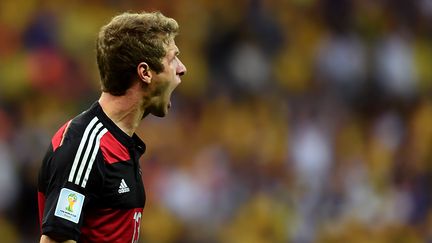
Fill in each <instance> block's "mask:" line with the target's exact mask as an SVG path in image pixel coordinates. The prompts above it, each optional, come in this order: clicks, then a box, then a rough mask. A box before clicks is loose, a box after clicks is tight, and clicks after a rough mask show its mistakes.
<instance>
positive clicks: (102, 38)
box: [96, 12, 179, 96]
mask: <svg viewBox="0 0 432 243" xmlns="http://www.w3.org/2000/svg"><path fill="white" fill-rule="evenodd" d="M178 28H179V26H178V24H177V22H176V21H175V20H174V19H172V18H168V17H166V16H164V15H163V14H162V13H160V12H152V13H146V12H143V13H122V14H120V15H117V16H115V17H114V18H113V19H112V20H111V21H110V22H109V23H108V24H107V25H105V26H103V27H102V28H101V30H100V32H99V35H98V37H97V41H96V57H97V64H98V68H99V73H100V78H101V87H102V91H103V92H108V93H110V94H112V95H116V96H121V95H124V94H125V93H126V90H128V89H129V88H130V87H131V86H132V84H133V82H134V81H135V80H136V78H137V71H136V70H137V66H138V64H139V63H141V62H145V63H147V64H148V65H149V67H150V69H151V70H153V71H155V72H156V73H160V72H162V71H163V65H162V59H163V57H164V56H165V55H166V50H165V49H166V46H167V45H168V44H169V42H170V41H171V40H172V39H173V38H174V37H175V36H176V35H177V33H178Z"/></svg>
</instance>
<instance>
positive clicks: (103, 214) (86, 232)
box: [79, 208, 143, 243]
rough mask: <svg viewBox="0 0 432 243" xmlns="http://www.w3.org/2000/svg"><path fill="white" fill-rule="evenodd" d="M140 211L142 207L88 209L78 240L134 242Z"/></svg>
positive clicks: (137, 230) (117, 242)
mask: <svg viewBox="0 0 432 243" xmlns="http://www.w3.org/2000/svg"><path fill="white" fill-rule="evenodd" d="M142 211H143V209H142V208H133V209H113V208H104V209H91V210H88V211H87V212H86V215H85V217H84V223H83V225H82V227H81V238H80V240H79V242H83V243H86V242H110V243H111V242H112V243H123V242H134V243H136V242H138V237H139V227H140V223H141V214H142Z"/></svg>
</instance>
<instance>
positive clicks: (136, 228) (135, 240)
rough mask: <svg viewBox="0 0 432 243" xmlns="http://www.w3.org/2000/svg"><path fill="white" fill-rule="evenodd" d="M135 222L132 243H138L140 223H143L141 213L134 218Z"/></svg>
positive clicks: (136, 213)
mask: <svg viewBox="0 0 432 243" xmlns="http://www.w3.org/2000/svg"><path fill="white" fill-rule="evenodd" d="M133 220H134V234H133V237H132V243H138V238H139V232H140V223H141V212H135V213H134V216H133Z"/></svg>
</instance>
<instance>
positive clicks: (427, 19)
mask: <svg viewBox="0 0 432 243" xmlns="http://www.w3.org/2000/svg"><path fill="white" fill-rule="evenodd" d="M125 10H131V11H142V10H146V11H153V10H160V11H162V12H163V13H164V14H165V15H167V16H171V17H174V18H175V19H176V20H177V21H178V22H179V24H180V26H181V31H180V35H179V36H178V38H177V45H178V46H179V48H180V50H181V56H180V58H181V59H182V61H183V62H184V64H185V65H186V66H187V68H188V73H187V75H186V76H184V78H183V82H182V84H181V85H180V86H179V87H178V89H177V90H176V92H175V94H174V96H173V108H172V109H171V110H170V114H169V115H168V116H167V117H166V118H163V119H160V118H155V117H149V118H146V119H145V120H144V121H143V123H142V126H141V127H140V128H139V130H138V132H137V133H138V134H139V135H140V137H141V138H142V139H143V140H144V141H145V142H146V144H147V152H146V153H145V155H144V156H143V157H142V160H141V166H142V170H143V180H144V182H145V187H146V192H147V203H146V207H145V209H144V214H143V220H142V227H141V242H142V243H143V242H149V243H159V242H162V243H163V242H167V243H169V242H174V243H177V242H178V243H180V242H182V243H189V242H192V243H194V242H209V243H212V242H215V243H216V242H233V243H236V242H239V243H261V242H295V243H312V242H323V243H333V242H354V243H356V242H359V243H360V242H389V243H390V242H392V243H393V242H400V243H404V242H407V243H408V242H432V210H431V205H432V193H431V189H430V188H431V182H432V163H431V160H432V99H431V93H432V67H431V65H432V0H411V1H410V0H236V1H230V0H218V1H212V0H176V1H157V0H147V1H144V0H122V1H119V0H118V1H117V0H86V1H84V0H75V1H63V0H2V1H0V192H1V195H0V235H1V239H0V242H6V243H9V242H38V239H39V225H38V216H37V194H36V182H37V173H38V169H39V166H40V163H41V160H42V157H43V155H44V153H45V151H46V149H47V147H48V145H49V143H50V140H51V136H52V135H53V134H54V132H55V131H56V130H57V129H58V128H59V127H60V126H61V125H63V124H64V122H66V121H67V120H69V119H71V118H72V117H74V116H75V115H77V114H79V113H80V112H82V111H83V110H85V109H87V108H88V107H89V106H90V105H91V104H92V103H93V102H94V101H95V100H97V99H98V98H99V93H100V91H99V77H98V71H97V67H96V61H95V48H94V47H95V38H96V34H97V32H98V30H99V28H100V27H101V26H102V25H103V24H105V23H107V22H108V21H109V20H110V18H111V17H112V16H113V15H115V14H118V13H120V12H122V11H125ZM428 188H429V189H428Z"/></svg>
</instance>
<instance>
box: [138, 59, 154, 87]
mask: <svg viewBox="0 0 432 243" xmlns="http://www.w3.org/2000/svg"><path fill="white" fill-rule="evenodd" d="M137 74H138V77H139V79H140V80H141V81H143V82H144V83H146V84H150V83H151V79H152V73H151V72H150V67H149V65H148V64H147V63H145V62H140V63H139V64H138V66H137Z"/></svg>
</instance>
